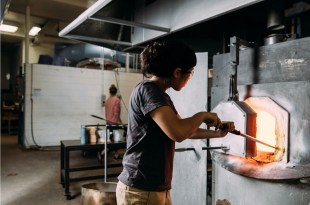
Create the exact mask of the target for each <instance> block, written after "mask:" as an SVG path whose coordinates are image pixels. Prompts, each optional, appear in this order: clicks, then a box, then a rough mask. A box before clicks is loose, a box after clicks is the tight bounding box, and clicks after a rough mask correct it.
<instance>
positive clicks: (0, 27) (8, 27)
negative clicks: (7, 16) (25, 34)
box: [0, 24, 18, 33]
mask: <svg viewBox="0 0 310 205" xmlns="http://www.w3.org/2000/svg"><path fill="white" fill-rule="evenodd" d="M17 29H18V27H17V26H12V25H8V24H1V25H0V30H1V31H5V32H10V33H15V32H16V31H17Z"/></svg>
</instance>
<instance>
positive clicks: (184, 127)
mask: <svg viewBox="0 0 310 205" xmlns="http://www.w3.org/2000/svg"><path fill="white" fill-rule="evenodd" d="M140 60H141V69H142V72H143V75H144V76H145V77H146V78H149V79H144V80H143V81H142V82H140V83H139V84H138V85H137V86H136V87H135V88H134V89H133V91H132V94H131V98H130V102H129V111H128V129H127V148H126V152H125V155H124V157H123V170H122V172H121V173H120V175H119V176H118V180H119V181H118V184H117V188H116V198H117V204H118V205H129V204H139V205H144V204H145V205H171V203H172V202H171V198H170V191H169V190H170V189H171V180H172V172H173V158H174V150H175V142H182V141H183V140H186V139H206V138H216V137H224V136H226V135H227V133H228V132H229V131H232V130H233V129H234V127H235V126H234V123H233V122H230V123H229V124H228V128H227V129H226V130H222V129H217V128H220V127H221V126H222V122H221V120H220V119H219V117H218V116H217V114H216V113H211V112H204V111H202V112H198V113H196V114H194V115H193V116H191V117H188V118H182V117H181V116H180V115H179V114H178V111H177V110H176V108H175V107H174V104H173V102H172V100H171V99H170V97H169V95H168V94H167V93H166V90H167V89H168V88H172V89H174V90H176V91H180V90H181V89H182V88H183V87H184V86H185V85H186V83H187V82H188V81H189V79H190V77H191V75H193V73H194V66H195V65H196V61H197V60H196V55H195V53H194V51H193V50H192V49H191V48H189V47H188V46H186V45H185V44H183V43H180V42H155V43H153V44H150V45H148V46H147V47H146V48H145V49H144V50H143V52H142V53H141V54H140ZM202 123H205V124H207V125H208V126H211V127H212V126H214V127H216V129H215V130H208V129H202V128H199V127H200V125H201V124H202Z"/></svg>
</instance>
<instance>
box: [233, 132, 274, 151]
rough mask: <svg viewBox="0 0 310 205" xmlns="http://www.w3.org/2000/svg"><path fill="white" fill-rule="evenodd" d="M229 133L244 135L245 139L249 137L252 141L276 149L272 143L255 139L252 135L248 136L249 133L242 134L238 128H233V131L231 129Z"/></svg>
mask: <svg viewBox="0 0 310 205" xmlns="http://www.w3.org/2000/svg"><path fill="white" fill-rule="evenodd" d="M230 133H232V134H235V135H240V136H242V137H245V138H247V139H250V140H253V141H255V142H258V143H260V144H263V145H265V146H267V147H271V148H274V149H278V147H275V146H272V145H270V144H267V143H266V142H263V141H260V140H258V139H256V138H255V137H252V136H250V135H246V134H244V133H241V132H240V131H239V130H233V131H231V132H230Z"/></svg>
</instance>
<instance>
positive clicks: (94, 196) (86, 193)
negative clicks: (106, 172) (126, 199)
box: [81, 182, 117, 205]
mask: <svg viewBox="0 0 310 205" xmlns="http://www.w3.org/2000/svg"><path fill="white" fill-rule="evenodd" d="M116 185H117V183H113V182H106V183H91V184H84V185H82V194H81V205H102V204H104V205H116Z"/></svg>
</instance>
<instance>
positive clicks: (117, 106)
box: [105, 84, 123, 125]
mask: <svg viewBox="0 0 310 205" xmlns="http://www.w3.org/2000/svg"><path fill="white" fill-rule="evenodd" d="M109 92H110V97H109V98H108V100H107V101H106V102H105V117H106V120H107V124H110V125H113V124H123V123H122V120H121V100H120V99H119V97H118V96H117V95H116V93H117V87H116V86H115V85H114V84H112V85H111V86H110V88H109Z"/></svg>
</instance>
